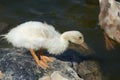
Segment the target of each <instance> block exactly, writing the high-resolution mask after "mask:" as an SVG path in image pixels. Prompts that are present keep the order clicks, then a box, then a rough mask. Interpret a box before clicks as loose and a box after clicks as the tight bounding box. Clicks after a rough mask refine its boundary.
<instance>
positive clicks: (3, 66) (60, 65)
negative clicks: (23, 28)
mask: <svg viewBox="0 0 120 80" xmlns="http://www.w3.org/2000/svg"><path fill="white" fill-rule="evenodd" d="M0 71H1V76H0V78H1V80H40V79H41V78H43V77H45V76H48V75H50V76H51V77H52V80H55V79H56V78H57V77H58V78H61V79H63V80H82V79H81V78H80V77H79V76H78V75H77V73H76V72H75V71H74V70H73V69H72V68H71V67H70V66H68V63H66V62H63V61H60V60H57V59H55V58H54V62H52V63H50V64H49V68H48V69H46V70H43V69H41V68H40V67H39V66H38V65H37V64H36V62H35V61H34V59H33V57H32V56H31V55H29V52H26V50H24V49H0ZM57 72H59V73H57ZM48 80H49V79H48Z"/></svg>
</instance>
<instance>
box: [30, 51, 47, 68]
mask: <svg viewBox="0 0 120 80" xmlns="http://www.w3.org/2000/svg"><path fill="white" fill-rule="evenodd" d="M30 52H31V54H32V56H33V58H34V59H35V61H36V62H37V64H38V65H39V66H40V67H41V68H42V69H46V68H48V67H49V66H48V64H47V63H45V62H44V61H43V60H42V59H41V60H39V58H38V57H37V55H36V53H35V51H34V50H33V49H30Z"/></svg>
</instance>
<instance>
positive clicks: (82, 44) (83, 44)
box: [80, 42, 89, 50]
mask: <svg viewBox="0 0 120 80" xmlns="http://www.w3.org/2000/svg"><path fill="white" fill-rule="evenodd" d="M80 45H81V46H82V47H83V48H85V49H87V50H88V49H89V47H88V46H87V44H86V43H85V42H83V43H81V44H80Z"/></svg>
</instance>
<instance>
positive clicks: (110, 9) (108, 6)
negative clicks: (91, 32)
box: [99, 0, 120, 50]
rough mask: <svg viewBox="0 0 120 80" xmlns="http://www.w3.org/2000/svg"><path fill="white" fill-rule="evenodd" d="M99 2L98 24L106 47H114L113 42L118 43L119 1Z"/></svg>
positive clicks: (119, 31)
mask: <svg viewBox="0 0 120 80" xmlns="http://www.w3.org/2000/svg"><path fill="white" fill-rule="evenodd" d="M99 3H100V13H99V24H100V27H101V29H103V33H104V37H105V41H106V48H107V49H109V50H110V49H114V44H115V42H117V43H120V3H119V2H117V1H115V0H99ZM114 41H115V42H114Z"/></svg>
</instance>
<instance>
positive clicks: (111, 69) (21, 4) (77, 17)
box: [0, 0, 120, 80]
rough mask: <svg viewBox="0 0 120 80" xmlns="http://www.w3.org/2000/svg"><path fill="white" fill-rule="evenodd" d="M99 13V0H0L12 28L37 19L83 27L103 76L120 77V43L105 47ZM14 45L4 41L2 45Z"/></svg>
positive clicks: (0, 17) (3, 18) (0, 14)
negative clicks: (108, 49)
mask: <svg viewBox="0 0 120 80" xmlns="http://www.w3.org/2000/svg"><path fill="white" fill-rule="evenodd" d="M98 13H99V3H98V0H0V22H5V23H7V24H8V25H9V28H12V27H15V26H16V25H18V24H20V23H22V22H25V21H30V20H35V21H42V22H44V21H45V22H47V23H49V24H52V25H54V26H55V28H56V29H57V30H58V31H60V32H64V31H67V30H79V31H81V32H82V33H83V34H84V36H85V40H86V42H87V44H88V45H89V46H90V47H91V48H92V49H94V51H95V56H96V58H98V59H99V66H100V68H101V72H102V74H103V75H104V78H103V80H120V77H119V76H120V58H119V57H120V46H119V45H116V49H115V50H111V51H107V50H106V49H105V42H104V39H103V35H102V33H101V30H100V28H99V26H98ZM6 32H8V30H7V31H5V32H4V33H6ZM10 46H11V45H10V44H9V45H8V44H7V42H5V41H0V47H10Z"/></svg>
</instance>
